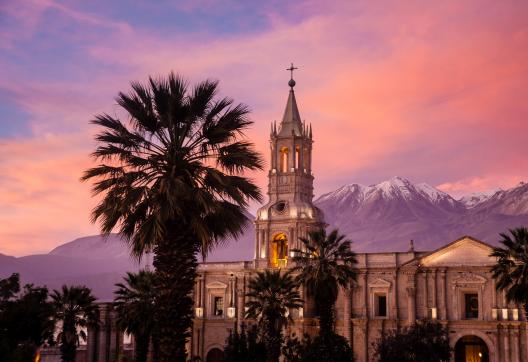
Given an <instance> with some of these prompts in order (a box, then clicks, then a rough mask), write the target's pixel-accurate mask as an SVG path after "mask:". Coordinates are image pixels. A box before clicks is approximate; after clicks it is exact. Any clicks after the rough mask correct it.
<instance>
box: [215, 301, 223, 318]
mask: <svg viewBox="0 0 528 362" xmlns="http://www.w3.org/2000/svg"><path fill="white" fill-rule="evenodd" d="M213 313H214V315H215V316H222V315H224V298H222V297H214V300H213Z"/></svg>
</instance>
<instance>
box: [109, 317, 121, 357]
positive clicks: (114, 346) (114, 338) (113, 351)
mask: <svg viewBox="0 0 528 362" xmlns="http://www.w3.org/2000/svg"><path fill="white" fill-rule="evenodd" d="M108 317H109V318H108V323H109V324H110V325H109V328H108V329H109V331H108V333H109V339H110V340H109V346H108V358H109V361H115V360H116V357H117V350H118V348H119V346H118V343H117V342H118V339H119V336H118V334H117V333H118V330H117V324H116V312H115V310H114V309H113V308H111V309H110V310H109V313H108Z"/></svg>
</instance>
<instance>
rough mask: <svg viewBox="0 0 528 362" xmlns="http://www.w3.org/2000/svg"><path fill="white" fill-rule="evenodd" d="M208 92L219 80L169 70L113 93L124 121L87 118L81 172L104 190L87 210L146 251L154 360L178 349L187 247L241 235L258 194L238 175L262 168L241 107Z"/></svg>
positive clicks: (186, 313) (190, 252)
mask: <svg viewBox="0 0 528 362" xmlns="http://www.w3.org/2000/svg"><path fill="white" fill-rule="evenodd" d="M217 93H218V82H215V81H210V80H207V81H204V82H201V83H198V84H197V85H196V86H195V87H193V88H192V89H190V88H189V86H188V85H187V83H186V82H185V81H184V80H183V79H182V78H181V77H179V76H176V75H174V74H172V73H171V74H170V75H169V76H168V77H167V78H159V79H153V78H150V79H149V82H148V84H146V85H142V84H139V83H132V91H131V92H130V93H128V94H125V93H119V96H118V97H117V103H118V104H119V106H120V107H121V108H122V109H123V110H124V111H125V112H126V113H127V115H128V118H127V120H126V121H122V120H120V119H117V118H115V117H113V116H110V115H108V114H102V115H99V116H97V117H96V119H95V120H94V121H93V123H94V124H96V125H97V126H99V127H101V128H102V130H101V131H100V132H99V134H98V135H97V136H96V140H97V141H98V142H99V145H98V147H97V148H96V150H95V152H94V153H93V157H94V158H95V159H96V160H97V161H98V162H99V165H98V166H96V167H94V168H91V169H89V170H87V171H86V172H85V174H84V176H83V180H94V186H93V191H94V192H95V193H96V194H99V193H101V194H103V195H104V196H103V199H102V201H101V202H100V203H99V204H98V205H97V207H96V208H95V209H94V210H93V214H92V215H93V220H94V221H99V222H100V223H101V230H102V232H103V233H110V232H111V231H113V230H117V231H118V232H119V233H120V234H121V235H123V237H124V238H125V240H126V241H127V242H128V243H129V245H130V250H131V252H132V254H133V255H135V256H136V257H138V258H139V257H141V255H143V253H144V252H148V251H154V254H155V256H154V267H155V268H156V272H157V278H156V283H157V289H158V292H159V297H158V307H157V312H156V321H157V324H158V325H159V328H160V360H161V361H167V362H168V361H171V362H172V361H184V360H185V359H186V354H185V343H186V341H187V339H188V337H189V335H190V334H189V331H190V326H191V323H192V318H193V312H192V307H193V301H192V298H191V292H192V289H193V287H194V280H195V277H196V268H197V262H196V253H197V252H201V253H202V254H203V255H206V254H207V252H208V251H210V250H211V249H212V248H213V247H214V246H215V245H217V244H218V243H221V242H222V241H223V240H225V238H227V237H231V236H234V237H237V236H238V235H240V234H241V232H242V230H243V227H244V224H245V222H246V221H247V217H246V215H245V213H244V211H245V208H246V207H247V205H248V202H249V200H260V199H261V194H260V191H259V189H258V187H257V186H256V185H255V184H254V183H253V182H252V181H251V180H250V179H249V178H247V177H245V176H244V173H245V172H247V171H252V170H257V169H261V168H262V160H261V158H260V155H259V154H258V153H257V152H256V151H255V150H254V147H253V144H252V143H251V142H248V141H246V140H245V139H243V137H244V131H245V130H246V129H247V127H248V126H250V125H251V124H252V122H251V121H250V120H249V119H248V117H247V116H248V109H247V107H245V106H244V105H240V104H239V105H234V104H233V101H232V100H230V99H228V98H220V99H219V98H217Z"/></svg>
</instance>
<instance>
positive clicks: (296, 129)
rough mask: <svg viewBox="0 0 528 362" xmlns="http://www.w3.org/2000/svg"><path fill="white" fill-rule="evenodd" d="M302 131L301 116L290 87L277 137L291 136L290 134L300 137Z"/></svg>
mask: <svg viewBox="0 0 528 362" xmlns="http://www.w3.org/2000/svg"><path fill="white" fill-rule="evenodd" d="M302 129H303V126H302V122H301V115H300V114H299V108H298V107H297V101H296V100H295V92H294V91H293V87H291V89H290V94H289V96H288V102H287V103H286V109H284V116H283V117H282V122H281V124H280V130H279V137H281V136H282V137H287V136H291V135H292V133H293V134H294V135H295V136H302Z"/></svg>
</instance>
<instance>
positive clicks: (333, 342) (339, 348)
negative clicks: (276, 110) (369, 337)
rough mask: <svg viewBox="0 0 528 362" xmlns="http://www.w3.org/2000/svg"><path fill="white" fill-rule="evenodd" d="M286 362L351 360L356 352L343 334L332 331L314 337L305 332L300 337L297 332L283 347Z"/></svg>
mask: <svg viewBox="0 0 528 362" xmlns="http://www.w3.org/2000/svg"><path fill="white" fill-rule="evenodd" d="M282 353H283V355H284V360H285V362H351V361H353V360H354V354H353V352H352V348H351V347H350V344H349V343H348V341H347V340H346V338H344V337H343V336H341V335H339V334H335V333H331V334H329V335H326V336H316V337H315V338H314V339H312V338H311V337H310V336H309V335H307V334H305V335H304V336H303V338H302V339H299V338H298V337H297V336H296V335H295V334H293V335H292V336H290V338H288V339H287V340H286V343H285V344H284V346H283V347H282Z"/></svg>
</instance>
